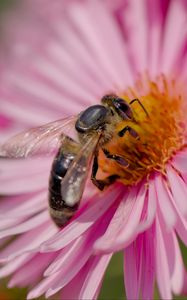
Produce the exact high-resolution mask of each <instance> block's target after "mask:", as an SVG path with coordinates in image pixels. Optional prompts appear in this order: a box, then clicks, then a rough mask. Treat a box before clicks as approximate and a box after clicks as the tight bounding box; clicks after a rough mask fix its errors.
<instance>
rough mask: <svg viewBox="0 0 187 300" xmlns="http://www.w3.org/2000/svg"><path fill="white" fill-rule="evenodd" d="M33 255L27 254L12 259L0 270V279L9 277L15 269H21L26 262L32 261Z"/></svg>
mask: <svg viewBox="0 0 187 300" xmlns="http://www.w3.org/2000/svg"><path fill="white" fill-rule="evenodd" d="M34 255H35V254H31V253H27V254H23V255H21V256H19V257H17V258H14V259H12V260H11V261H10V262H8V263H7V264H6V265H5V266H3V267H1V268H0V278H2V277H5V276H9V275H10V274H12V273H13V272H15V271H16V270H17V269H19V268H20V267H22V266H23V265H24V264H25V263H26V262H28V261H30V259H32V257H34Z"/></svg>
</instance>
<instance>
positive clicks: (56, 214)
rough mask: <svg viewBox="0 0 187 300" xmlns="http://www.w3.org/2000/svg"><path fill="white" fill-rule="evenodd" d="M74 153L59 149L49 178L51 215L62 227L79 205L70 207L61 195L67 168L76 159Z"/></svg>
mask: <svg viewBox="0 0 187 300" xmlns="http://www.w3.org/2000/svg"><path fill="white" fill-rule="evenodd" d="M75 156H76V155H75V154H73V153H63V152H62V151H59V152H58V153H57V155H56V157H55V159H54V162H53V165H52V168H51V174H50V180H49V207H50V215H51V217H52V219H53V220H54V222H55V223H56V225H58V226H59V227H62V226H63V225H64V224H66V223H67V221H68V220H69V219H70V218H71V217H72V216H73V215H74V213H75V211H76V210H77V205H75V206H73V207H69V206H67V205H66V204H65V202H64V200H63V199H62V195H61V182H62V180H63V177H64V176H65V175H66V173H67V170H68V169H69V167H70V166H71V164H72V162H73V160H74V159H75Z"/></svg>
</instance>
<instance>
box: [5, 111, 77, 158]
mask: <svg viewBox="0 0 187 300" xmlns="http://www.w3.org/2000/svg"><path fill="white" fill-rule="evenodd" d="M76 119H77V117H75V116H72V117H68V118H65V119H61V120H57V121H54V122H51V123H48V124H45V125H43V126H39V127H36V128H31V129H29V130H28V131H24V132H21V133H19V134H17V135H15V136H14V137H12V138H10V139H9V140H8V141H7V142H6V143H5V144H3V145H1V146H0V157H9V158H22V157H29V156H34V155H36V156H37V155H51V154H52V153H54V152H55V151H56V149H57V147H58V145H59V143H61V142H62V141H63V138H64V137H65V136H66V135H65V132H68V130H69V131H70V130H71V129H72V128H74V124H75V121H76Z"/></svg>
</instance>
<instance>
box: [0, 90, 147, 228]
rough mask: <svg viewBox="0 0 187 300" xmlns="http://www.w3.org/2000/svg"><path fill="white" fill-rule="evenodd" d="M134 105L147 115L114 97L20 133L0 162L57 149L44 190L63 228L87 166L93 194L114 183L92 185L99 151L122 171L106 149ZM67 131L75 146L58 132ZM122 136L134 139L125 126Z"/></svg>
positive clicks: (123, 163) (112, 179)
mask: <svg viewBox="0 0 187 300" xmlns="http://www.w3.org/2000/svg"><path fill="white" fill-rule="evenodd" d="M135 101H136V102H138V103H139V105H141V107H142V108H143V110H144V111H145V113H146V114H147V112H146V110H145V108H144V107H143V105H142V104H141V102H140V101H139V99H133V100H131V101H130V102H129V103H128V102H127V101H125V100H124V99H122V98H120V97H118V96H117V95H114V94H111V95H105V96H104V97H102V99H101V104H97V105H92V106H90V107H88V108H87V109H85V110H84V111H82V112H81V113H80V114H79V115H78V116H75V117H69V118H66V119H62V120H58V121H55V122H51V123H49V124H46V125H43V126H40V127H36V128H33V129H30V130H28V131H26V132H23V133H20V134H18V135H16V136H15V137H13V138H11V139H10V140H9V141H8V142H7V143H5V144H4V145H3V146H2V147H1V148H0V156H1V157H13V158H23V157H29V156H33V155H38V154H40V155H45V154H46V153H47V154H49V153H51V152H54V151H55V150H56V149H58V151H57V153H55V158H54V160H53V163H52V167H51V172H50V178H49V189H48V190H49V200H48V201H49V212H50V215H51V218H52V219H53V221H54V222H55V224H56V225H57V226H59V227H63V226H65V225H66V224H67V222H68V221H69V220H70V219H71V218H72V217H73V215H74V214H75V212H76V211H77V209H78V207H79V204H80V200H81V198H82V195H83V191H84V187H85V183H86V179H87V176H88V172H89V169H90V166H91V164H92V171H91V180H92V182H93V184H94V185H95V186H96V187H97V188H98V189H99V190H103V189H104V188H105V187H107V186H109V185H111V184H113V183H114V182H115V181H116V180H117V179H119V175H117V174H112V175H110V176H108V177H106V178H105V179H102V180H101V179H100V180H99V179H97V171H98V154H99V150H100V149H101V150H102V151H103V153H104V155H105V156H106V158H107V159H109V160H113V161H115V162H116V163H117V164H119V165H121V166H123V167H125V168H128V162H127V161H126V159H125V157H123V156H120V155H117V154H111V153H110V152H109V151H108V150H107V149H106V145H107V143H108V142H109V141H110V140H111V139H112V138H113V135H114V131H115V127H116V125H117V124H119V122H121V121H122V120H130V121H135V119H134V115H133V110H132V108H131V105H132V104H133V103H134V102H135ZM68 126H70V127H71V126H73V127H74V129H75V132H76V134H77V139H78V141H76V140H75V139H74V138H72V137H70V136H68V135H66V134H65V133H64V132H63V130H64V128H65V127H68ZM127 131H128V133H129V134H130V135H131V136H132V137H133V138H135V139H138V138H139V135H138V133H137V132H136V131H135V130H134V129H133V128H132V127H130V126H129V125H128V126H127V125H126V126H124V128H122V129H120V131H119V132H118V136H119V137H121V138H122V137H123V136H124V135H125V133H126V132H127Z"/></svg>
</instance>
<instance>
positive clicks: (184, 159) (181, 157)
mask: <svg viewBox="0 0 187 300" xmlns="http://www.w3.org/2000/svg"><path fill="white" fill-rule="evenodd" d="M171 164H172V165H173V166H174V167H175V168H176V169H177V170H179V171H180V172H181V173H187V151H181V152H179V153H178V154H177V155H175V157H174V158H173V160H172V162H171Z"/></svg>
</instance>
